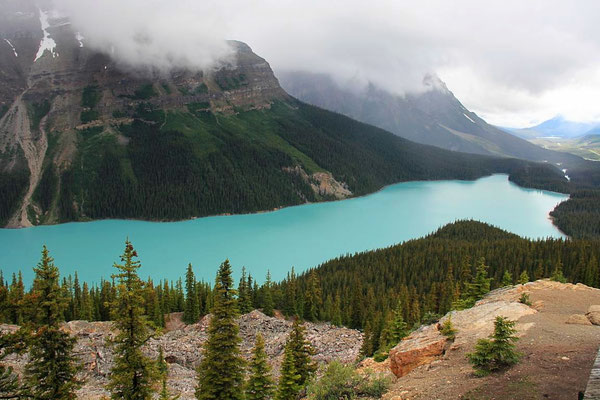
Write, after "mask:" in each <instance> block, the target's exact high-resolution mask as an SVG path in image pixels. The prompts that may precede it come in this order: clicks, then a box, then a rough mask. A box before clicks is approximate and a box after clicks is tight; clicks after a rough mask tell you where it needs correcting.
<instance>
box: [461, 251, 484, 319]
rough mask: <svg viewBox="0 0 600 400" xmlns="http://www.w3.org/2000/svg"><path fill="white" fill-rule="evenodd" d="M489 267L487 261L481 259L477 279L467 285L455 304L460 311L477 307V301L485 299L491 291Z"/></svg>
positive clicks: (476, 274)
mask: <svg viewBox="0 0 600 400" xmlns="http://www.w3.org/2000/svg"><path fill="white" fill-rule="evenodd" d="M488 268H489V267H488V266H487V265H485V259H484V258H483V257H482V258H480V259H479V262H478V264H477V269H476V273H475V277H474V278H473V280H472V281H471V282H468V283H467V284H466V285H465V289H464V291H463V293H462V294H461V298H460V299H459V300H458V301H457V302H456V303H455V304H454V306H455V308H456V309H458V310H461V309H465V308H470V307H473V305H475V303H476V302H477V300H479V299H481V298H483V296H484V295H485V294H487V293H488V292H489V291H490V282H491V281H492V279H491V278H488Z"/></svg>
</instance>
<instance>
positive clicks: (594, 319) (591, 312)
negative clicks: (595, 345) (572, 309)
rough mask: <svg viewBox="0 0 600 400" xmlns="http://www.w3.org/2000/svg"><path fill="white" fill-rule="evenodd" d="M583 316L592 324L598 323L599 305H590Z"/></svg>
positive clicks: (599, 317)
mask: <svg viewBox="0 0 600 400" xmlns="http://www.w3.org/2000/svg"><path fill="white" fill-rule="evenodd" d="M585 316H586V317H587V319H588V320H589V321H590V322H591V323H592V324H593V325H600V305H593V306H590V308H589V309H588V312H587V313H586V314H585Z"/></svg>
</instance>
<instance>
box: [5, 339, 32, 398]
mask: <svg viewBox="0 0 600 400" xmlns="http://www.w3.org/2000/svg"><path fill="white" fill-rule="evenodd" d="M26 342H27V334H26V333H25V330H24V329H23V330H20V331H17V332H15V333H5V334H2V335H0V362H1V361H2V360H4V359H5V358H6V357H7V356H8V355H9V354H13V353H22V352H23V351H24V350H25V349H26ZM27 395H28V393H27V392H26V391H25V390H24V388H23V387H22V385H21V382H20V381H19V377H18V376H17V374H16V373H15V372H14V370H13V367H10V366H6V365H3V364H0V399H20V398H27V397H29V396H27Z"/></svg>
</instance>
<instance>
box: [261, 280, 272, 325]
mask: <svg viewBox="0 0 600 400" xmlns="http://www.w3.org/2000/svg"><path fill="white" fill-rule="evenodd" d="M272 284H273V283H272V282H271V272H270V271H267V278H266V279H265V283H264V284H263V286H262V311H263V313H265V315H268V316H269V317H272V316H273V307H274V304H273V293H272V291H273V289H272V287H271V286H272Z"/></svg>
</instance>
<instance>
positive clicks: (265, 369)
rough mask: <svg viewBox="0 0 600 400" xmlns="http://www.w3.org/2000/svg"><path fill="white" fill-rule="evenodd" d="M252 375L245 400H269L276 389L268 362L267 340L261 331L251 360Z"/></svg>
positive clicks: (247, 384)
mask: <svg viewBox="0 0 600 400" xmlns="http://www.w3.org/2000/svg"><path fill="white" fill-rule="evenodd" d="M249 372H250V377H249V379H248V382H247V383H246V398H245V400H267V399H270V398H271V395H272V394H273V391H274V385H273V379H272V378H271V367H270V366H269V363H268V362H267V353H266V352H265V341H264V339H263V337H262V335H261V334H260V333H258V334H257V335H256V343H255V345H254V351H253V353H252V360H251V361H250V371H249Z"/></svg>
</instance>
